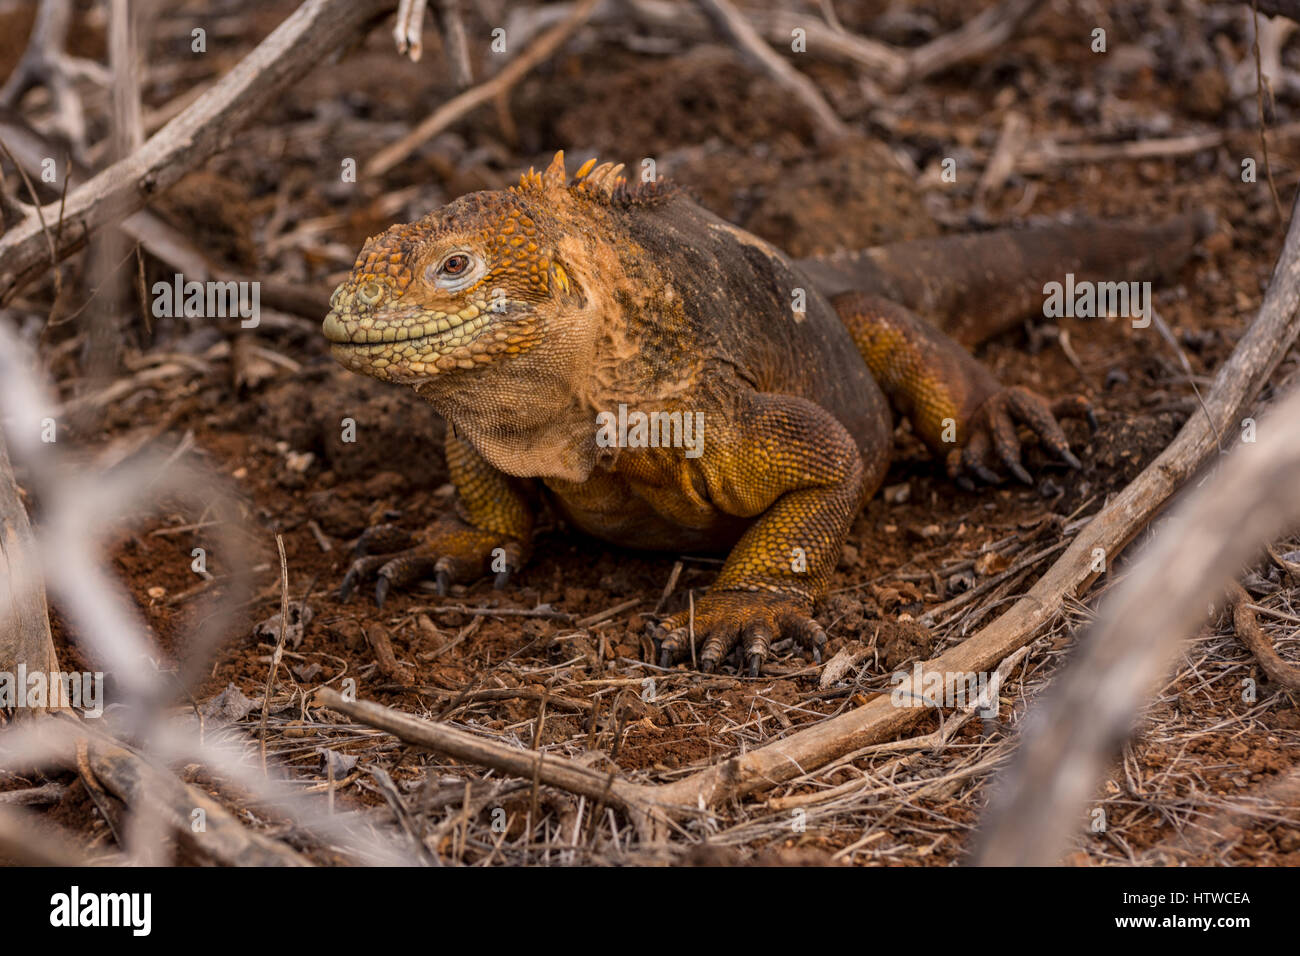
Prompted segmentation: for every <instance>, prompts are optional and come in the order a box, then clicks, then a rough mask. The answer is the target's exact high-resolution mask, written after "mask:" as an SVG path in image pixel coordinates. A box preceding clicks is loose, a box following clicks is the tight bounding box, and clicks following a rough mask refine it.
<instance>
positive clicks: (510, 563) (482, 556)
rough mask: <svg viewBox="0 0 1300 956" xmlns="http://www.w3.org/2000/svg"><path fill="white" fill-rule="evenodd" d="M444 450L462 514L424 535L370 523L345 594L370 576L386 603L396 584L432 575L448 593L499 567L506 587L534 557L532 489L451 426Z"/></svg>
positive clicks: (343, 589) (500, 582) (345, 584)
mask: <svg viewBox="0 0 1300 956" xmlns="http://www.w3.org/2000/svg"><path fill="white" fill-rule="evenodd" d="M446 456H447V470H448V471H449V472H450V473H451V480H452V484H454V485H455V486H456V492H457V495H458V505H459V508H458V510H459V512H460V513H459V514H455V515H443V516H442V517H441V518H439V519H438V520H437V521H436V522H434V524H433V525H432V526H431V527H429V528H428V529H427V530H426V531H425V532H424V533H423V534H422V535H420V536H418V540H416V539H413V538H412V536H411V535H409V534H408V533H406V532H405V531H403V530H402V529H400V528H396V527H394V526H393V525H377V526H375V527H373V528H369V529H367V530H366V532H365V533H364V534H363V535H362V536H361V539H360V540H359V541H358V542H357V555H358V556H357V558H356V560H355V561H353V562H352V566H351V567H350V568H349V569H348V573H347V575H346V576H345V577H344V578H343V585H342V587H341V588H340V589H339V597H340V599H341V600H344V601H346V600H347V599H348V598H349V597H350V596H351V595H352V591H353V590H354V589H355V588H356V586H357V584H358V583H360V582H361V581H363V580H368V579H369V578H372V577H374V578H376V581H375V601H376V602H377V603H378V604H379V605H380V606H383V603H384V597H385V596H386V595H387V594H388V591H389V589H390V588H392V587H402V586H403V585H406V584H410V583H411V582H413V581H418V580H420V579H422V578H428V577H433V578H434V580H435V581H436V582H437V584H438V593H439V594H446V593H447V588H448V586H449V585H450V584H451V583H452V582H453V581H472V580H474V579H475V578H478V577H481V576H482V575H484V574H486V573H488V572H489V571H491V570H494V569H495V570H496V581H495V583H496V587H498V588H501V587H504V586H505V583H506V581H507V580H508V579H509V576H510V573H511V572H512V571H516V570H518V569H519V568H520V567H521V566H522V565H523V563H524V562H525V561H526V560H527V559H528V554H529V551H530V548H531V543H532V535H533V517H534V516H533V508H532V504H531V502H530V501H529V497H528V494H527V490H526V488H525V487H524V486H523V485H522V483H521V482H520V481H519V480H518V479H515V478H511V477H509V476H508V475H504V474H502V473H501V472H499V471H497V470H496V469H495V468H493V467H492V466H491V465H489V464H488V463H487V462H486V461H484V460H483V458H482V457H481V456H480V455H479V454H478V452H476V451H475V450H474V449H473V448H472V447H471V446H470V445H469V443H468V442H466V441H465V440H464V439H462V438H459V437H457V436H456V435H455V433H454V432H450V431H449V433H448V435H447V442H446ZM413 541H414V542H415V543H414V544H413V543H412V542H413ZM376 552H379V553H376Z"/></svg>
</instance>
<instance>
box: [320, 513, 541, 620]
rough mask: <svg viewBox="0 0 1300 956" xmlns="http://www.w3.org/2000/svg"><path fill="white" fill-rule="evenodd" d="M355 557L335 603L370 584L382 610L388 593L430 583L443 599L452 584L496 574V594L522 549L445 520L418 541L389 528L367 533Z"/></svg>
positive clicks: (519, 560) (517, 563) (518, 563)
mask: <svg viewBox="0 0 1300 956" xmlns="http://www.w3.org/2000/svg"><path fill="white" fill-rule="evenodd" d="M375 552H378V553H375ZM355 554H356V559H355V560H354V561H353V562H352V566H351V567H349V568H348V572H347V574H346V575H345V576H344V578H343V584H342V585H341V586H340V588H339V600H341V601H346V600H348V599H349V598H350V597H351V596H352V592H353V591H354V590H356V587H357V585H358V584H360V583H361V582H362V581H368V580H370V579H371V578H374V579H375V603H376V604H378V605H379V606H380V607H383V606H384V599H385V598H386V597H387V596H388V592H389V590H391V589H392V588H394V587H399V588H400V587H404V586H405V585H408V584H411V583H413V582H415V581H420V580H423V579H426V578H430V577H432V578H433V580H434V582H435V583H436V585H437V589H438V593H439V594H440V595H443V596H445V595H446V594H447V590H448V588H449V587H450V586H451V585H452V584H453V583H468V582H470V581H473V580H475V579H477V578H479V577H482V576H483V575H485V574H487V573H488V572H489V571H492V570H493V569H496V577H495V578H494V580H493V585H494V586H495V587H496V588H497V589H498V590H499V589H501V588H503V587H505V586H506V583H507V582H508V581H509V580H510V574H511V572H512V571H514V570H517V569H518V568H519V567H520V566H521V565H522V564H523V559H524V546H523V543H522V542H520V541H518V540H516V539H514V538H511V537H508V536H505V535H500V534H496V533H494V532H491V531H485V530H483V529H481V528H475V527H474V526H473V525H470V524H467V523H466V522H464V521H462V520H461V519H460V518H457V517H454V516H450V515H447V516H444V517H442V518H439V519H438V521H437V522H436V523H435V524H434V525H433V526H432V527H431V528H429V529H428V530H427V531H426V532H425V533H424V534H423V535H422V536H421V538H420V539H419V540H418V541H417V540H416V538H415V537H414V536H413V535H411V534H410V533H409V532H406V531H404V530H402V529H400V528H397V527H395V526H393V525H376V526H374V527H372V528H368V529H367V530H366V531H365V533H364V534H362V535H361V538H360V539H359V540H358V541H357V546H356V549H355Z"/></svg>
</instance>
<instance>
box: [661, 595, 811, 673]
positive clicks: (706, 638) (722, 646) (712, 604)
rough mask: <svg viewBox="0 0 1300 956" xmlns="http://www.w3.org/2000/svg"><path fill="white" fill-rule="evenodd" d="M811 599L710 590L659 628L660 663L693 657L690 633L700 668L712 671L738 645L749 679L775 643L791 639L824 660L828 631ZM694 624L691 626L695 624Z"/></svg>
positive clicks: (665, 664)
mask: <svg viewBox="0 0 1300 956" xmlns="http://www.w3.org/2000/svg"><path fill="white" fill-rule="evenodd" d="M811 610H812V602H811V601H809V600H808V599H807V598H805V597H803V596H802V595H798V594H786V593H779V592H774V591H709V592H708V593H707V594H705V595H704V596H703V597H702V598H700V600H699V601H697V602H696V603H695V609H694V619H693V622H692V612H691V610H690V609H687V610H684V611H678V612H677V613H676V614H674V615H672V616H671V617H670V618H668V620H666V621H665V622H664V623H663V624H662V625H661V627H660V630H659V634H660V645H659V648H660V651H659V665H660V666H661V667H671V666H672V665H673V664H674V663H676V662H678V661H680V660H682V659H684V658H689V656H690V652H691V631H692V629H693V630H694V633H695V643H696V645H697V646H699V645H701V643H702V647H701V650H700V656H699V667H700V670H702V671H706V672H707V671H712V670H713V669H714V668H716V667H717V666H718V664H719V663H721V662H722V660H723V658H725V657H726V656H727V654H729V653H730V652H731V650H732V648H734V647H735V646H736V644H737V643H738V642H743V643H741V648H742V650H741V653H742V654H743V655H744V659H745V665H746V667H747V668H748V671H749V676H750V677H757V676H758V674H759V671H760V670H761V669H762V666H763V661H764V660H766V659H767V655H768V651H769V650H770V649H771V647H772V644H773V642H775V641H776V640H778V639H779V638H781V637H793V638H796V639H798V640H800V641H802V642H803V643H804V644H806V645H807V646H808V647H810V648H812V651H813V654H814V656H815V657H817V658H818V659H820V656H821V649H822V647H823V646H824V645H825V644H826V632H825V631H823V630H822V628H821V625H820V624H818V623H817V622H816V621H814V620H813V619H812V617H811V616H810V613H809V612H810V611H811ZM692 623H693V628H692Z"/></svg>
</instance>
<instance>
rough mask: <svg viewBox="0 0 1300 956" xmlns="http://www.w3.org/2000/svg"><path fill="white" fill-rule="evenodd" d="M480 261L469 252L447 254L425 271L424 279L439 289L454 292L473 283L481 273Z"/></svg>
mask: <svg viewBox="0 0 1300 956" xmlns="http://www.w3.org/2000/svg"><path fill="white" fill-rule="evenodd" d="M481 266H482V261H481V260H480V259H479V258H478V257H477V256H475V255H473V254H472V253H469V252H449V253H448V254H447V255H445V256H443V257H442V259H441V260H439V261H438V262H437V264H435V265H431V266H430V267H429V268H428V269H427V270H425V277H426V278H427V279H428V280H429V281H431V282H432V283H433V284H434V285H436V286H438V287H439V288H440V289H447V290H449V291H451V292H455V291H456V290H458V289H463V288H465V287H466V286H468V285H470V284H471V283H473V282H474V281H475V280H477V279H478V278H479V276H480V275H482V273H483V269H482V268H481Z"/></svg>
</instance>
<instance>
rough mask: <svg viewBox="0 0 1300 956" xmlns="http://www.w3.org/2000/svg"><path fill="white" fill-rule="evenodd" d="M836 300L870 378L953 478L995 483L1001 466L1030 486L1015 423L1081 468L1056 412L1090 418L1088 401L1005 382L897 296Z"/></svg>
mask: <svg viewBox="0 0 1300 956" xmlns="http://www.w3.org/2000/svg"><path fill="white" fill-rule="evenodd" d="M831 304H832V305H833V306H834V307H835V309H836V311H837V312H838V313H839V315H840V318H841V320H843V322H844V324H845V325H846V326H847V327H848V330H849V334H850V335H851V336H852V337H853V341H854V344H856V345H857V347H858V351H859V352H861V353H862V358H863V360H864V361H865V362H866V363H867V367H868V368H869V369H870V370H871V374H872V376H873V377H874V378H875V379H876V381H877V382H878V383H879V384H880V387H881V388H882V389H884V391H885V394H886V395H888V396H889V399H890V401H891V402H892V403H893V404H894V406H895V407H896V408H897V409H898V410H899V411H900V412H901V413H902V414H903V415H905V416H906V417H907V418H908V419H910V420H911V422H912V427H913V428H914V429H915V431H916V433H917V435H919V436H920V438H921V439H922V440H923V441H924V442H925V443H926V444H927V445H929V446H930V448H931V449H932V450H933V451H934V452H935V453H936V454H937V455H939V456H940V457H941V458H942V459H943V460H944V461H945V462H946V464H947V467H948V473H949V474H950V475H951V476H953V477H954V478H956V477H959V476H960V475H962V474H963V473H970V474H972V475H975V476H976V477H978V478H980V479H981V480H983V481H987V482H990V483H997V482H999V481H1000V480H1001V478H1000V477H999V476H998V474H997V472H996V471H995V470H994V468H995V467H996V466H997V465H1001V466H1002V467H1004V468H1005V469H1006V470H1007V471H1009V472H1011V474H1013V475H1015V476H1016V478H1018V479H1019V480H1020V481H1022V482H1024V483H1025V484H1031V483H1032V479H1031V478H1030V476H1029V472H1028V471H1026V470H1025V467H1024V465H1022V464H1021V463H1020V438H1019V436H1018V435H1017V426H1018V425H1025V426H1027V427H1028V428H1029V429H1030V430H1031V431H1032V432H1034V433H1035V434H1036V435H1037V436H1038V440H1039V441H1040V442H1041V443H1042V444H1043V446H1044V447H1045V448H1047V450H1048V451H1050V452H1051V453H1052V454H1053V455H1055V456H1056V457H1057V458H1059V459H1060V460H1061V461H1063V462H1065V463H1066V464H1068V465H1069V466H1070V467H1072V468H1078V467H1079V460H1078V458H1076V457H1075V456H1074V454H1073V453H1072V452H1071V451H1070V445H1069V442H1068V441H1067V440H1066V437H1065V433H1064V432H1063V431H1061V426H1060V425H1058V424H1057V421H1056V416H1057V415H1079V416H1086V417H1088V418H1089V420H1090V421H1093V420H1094V419H1093V417H1092V408H1091V406H1090V405H1089V403H1088V402H1087V400H1086V399H1084V398H1082V397H1081V396H1077V395H1071V396H1066V397H1065V398H1063V399H1060V400H1058V401H1057V402H1055V403H1049V402H1048V401H1047V400H1046V399H1044V398H1043V397H1042V396H1041V395H1038V394H1037V393H1036V392H1033V391H1031V390H1029V389H1027V388H1020V387H1010V388H1006V387H1003V386H1002V385H1001V384H1000V383H999V382H998V381H997V379H995V378H994V377H993V376H992V374H990V372H989V371H988V370H987V369H986V368H984V366H983V365H981V364H980V363H979V362H978V361H976V360H975V359H974V358H973V357H972V356H971V355H970V354H969V353H968V352H967V351H966V350H965V349H963V348H962V347H961V346H960V345H958V344H957V343H956V342H954V341H953V340H952V339H950V338H948V336H946V335H944V334H943V333H942V332H940V331H939V330H938V329H936V328H935V327H934V326H933V325H931V324H930V323H928V322H926V321H925V320H924V319H922V318H921V317H920V316H918V315H916V314H915V313H913V312H911V311H909V310H908V309H906V308H904V307H903V306H901V305H898V304H897V303H895V302H890V301H888V300H886V299H881V298H878V297H876V296H871V295H865V294H863V293H858V292H849V293H845V294H844V295H840V296H836V297H835V298H834V299H832V300H831Z"/></svg>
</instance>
